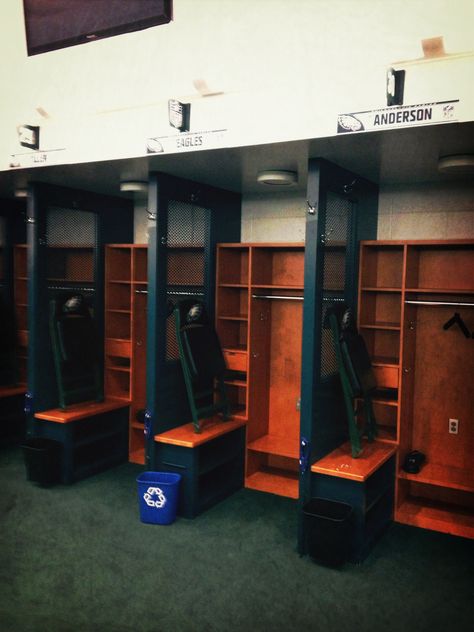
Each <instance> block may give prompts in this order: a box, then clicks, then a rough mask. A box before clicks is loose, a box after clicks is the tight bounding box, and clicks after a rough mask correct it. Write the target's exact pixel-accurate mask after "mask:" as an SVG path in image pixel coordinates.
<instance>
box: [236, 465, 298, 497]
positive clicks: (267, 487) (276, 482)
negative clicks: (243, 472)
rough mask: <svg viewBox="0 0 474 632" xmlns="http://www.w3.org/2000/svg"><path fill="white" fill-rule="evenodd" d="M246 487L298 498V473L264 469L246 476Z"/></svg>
mask: <svg viewBox="0 0 474 632" xmlns="http://www.w3.org/2000/svg"><path fill="white" fill-rule="evenodd" d="M245 487H246V488H247V489H255V490H257V491H260V492H266V493H269V494H276V495H277V496H286V497H287V498H298V474H296V473H292V472H283V471H282V470H277V471H275V472H273V471H272V470H271V469H270V468H267V469H265V470H264V469H262V470H259V471H258V472H255V473H254V474H251V475H250V476H247V477H246V479H245Z"/></svg>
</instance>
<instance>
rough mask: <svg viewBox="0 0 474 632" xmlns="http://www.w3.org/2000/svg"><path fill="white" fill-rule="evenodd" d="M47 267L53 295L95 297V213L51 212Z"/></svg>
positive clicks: (47, 233)
mask: <svg viewBox="0 0 474 632" xmlns="http://www.w3.org/2000/svg"><path fill="white" fill-rule="evenodd" d="M46 246H47V251H46V252H47V255H46V265H47V268H46V269H47V279H48V281H47V282H48V287H49V289H50V290H51V291H61V290H63V291H67V290H77V291H78V292H81V293H82V294H85V295H92V293H93V292H94V285H95V278H94V276H95V273H94V260H95V255H96V250H97V222H96V215H95V213H91V212H89V211H77V210H75V209H64V208H56V207H54V208H49V209H48V213H47V218H46Z"/></svg>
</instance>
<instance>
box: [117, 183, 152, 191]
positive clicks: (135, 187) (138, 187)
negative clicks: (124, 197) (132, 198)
mask: <svg viewBox="0 0 474 632" xmlns="http://www.w3.org/2000/svg"><path fill="white" fill-rule="evenodd" d="M120 190H121V191H122V193H146V192H147V191H148V182H142V181H140V180H122V182H121V183H120Z"/></svg>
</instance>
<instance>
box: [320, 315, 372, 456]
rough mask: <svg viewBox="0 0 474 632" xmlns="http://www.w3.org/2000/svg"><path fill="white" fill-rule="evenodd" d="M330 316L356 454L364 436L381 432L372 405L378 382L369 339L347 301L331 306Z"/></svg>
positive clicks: (355, 454)
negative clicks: (360, 422)
mask: <svg viewBox="0 0 474 632" xmlns="http://www.w3.org/2000/svg"><path fill="white" fill-rule="evenodd" d="M326 317H327V319H328V320H329V323H330V325H331V330H332V335H333V341H334V350H335V352H336V358H337V365H338V369H339V376H340V378H341V385H342V391H343V394H344V403H345V408H346V414H347V420H348V425H349V437H350V441H351V446H352V456H353V457H354V458H356V457H358V456H360V454H361V453H362V444H361V436H363V435H366V436H367V437H368V439H369V441H373V439H374V438H375V436H376V434H377V427H376V423H375V418H374V412H373V406H372V395H373V393H374V391H375V390H376V388H377V382H376V379H375V375H374V372H373V370H372V363H371V360H370V356H369V354H368V351H367V347H366V346H365V341H364V339H363V338H362V336H361V335H360V334H359V332H358V331H357V327H356V324H355V319H354V315H353V313H352V311H351V309H350V308H349V307H347V306H346V305H344V304H340V305H335V306H334V307H331V308H329V309H328V311H327V314H326ZM356 399H357V400H361V401H362V405H363V416H364V427H363V428H362V429H359V427H358V425H357V421H358V417H359V414H360V412H361V411H360V406H358V407H357V408H355V407H354V401H355V400H356Z"/></svg>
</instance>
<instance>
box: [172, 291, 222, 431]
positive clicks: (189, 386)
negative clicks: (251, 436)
mask: <svg viewBox="0 0 474 632" xmlns="http://www.w3.org/2000/svg"><path fill="white" fill-rule="evenodd" d="M174 314H175V325H176V336H177V339H178V347H179V355H180V360H181V366H182V368H183V376H184V381H185V384H186V392H187V394H188V401H189V405H190V408H191V414H192V418H193V423H194V427H195V429H196V432H199V431H200V426H199V419H203V418H205V417H209V416H212V415H214V414H217V413H219V412H222V413H223V414H224V417H226V416H227V414H228V401H227V393H226V389H225V384H224V379H225V373H226V364H225V360H224V355H223V353H222V349H221V345H220V342H219V338H218V337H217V333H216V331H215V329H214V327H213V325H212V323H211V322H210V321H209V317H208V315H207V312H206V308H205V306H204V303H202V302H201V301H196V300H191V299H185V300H182V301H180V302H179V303H178V305H177V306H176V308H175V310H174Z"/></svg>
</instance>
